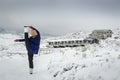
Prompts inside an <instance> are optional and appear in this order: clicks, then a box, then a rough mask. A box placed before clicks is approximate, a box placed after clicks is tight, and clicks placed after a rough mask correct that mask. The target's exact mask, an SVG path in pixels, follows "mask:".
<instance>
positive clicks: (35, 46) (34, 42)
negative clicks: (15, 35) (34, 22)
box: [19, 28, 41, 54]
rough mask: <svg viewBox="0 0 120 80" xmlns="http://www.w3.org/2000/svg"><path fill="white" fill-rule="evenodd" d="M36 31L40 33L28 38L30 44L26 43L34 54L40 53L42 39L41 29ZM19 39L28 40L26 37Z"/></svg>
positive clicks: (21, 40)
mask: <svg viewBox="0 0 120 80" xmlns="http://www.w3.org/2000/svg"><path fill="white" fill-rule="evenodd" d="M34 30H36V29H35V28H34ZM36 32H37V34H38V35H37V36H35V37H30V38H28V40H27V43H28V44H27V45H26V47H27V50H28V51H30V52H31V53H33V54H38V51H39V45H40V40H41V37H40V33H39V31H38V30H36ZM19 41H20V42H23V41H26V40H25V39H19Z"/></svg>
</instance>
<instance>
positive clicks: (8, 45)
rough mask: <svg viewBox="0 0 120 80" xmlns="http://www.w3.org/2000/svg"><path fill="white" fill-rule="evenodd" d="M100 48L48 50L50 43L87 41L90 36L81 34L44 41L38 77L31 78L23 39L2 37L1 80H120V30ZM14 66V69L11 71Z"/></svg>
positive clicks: (36, 71) (37, 61) (37, 65)
mask: <svg viewBox="0 0 120 80" xmlns="http://www.w3.org/2000/svg"><path fill="white" fill-rule="evenodd" d="M113 33H114V34H113V36H112V37H111V38H108V39H106V40H101V41H100V44H92V45H87V46H85V47H75V48H45V49H44V47H43V46H45V45H46V41H47V40H52V39H73V38H76V39H77V38H78V39H79V38H81V37H82V38H83V37H86V36H87V34H89V33H86V34H85V33H84V32H77V33H70V34H66V35H64V36H60V37H54V38H48V39H46V40H42V41H41V50H40V52H39V53H40V55H36V56H34V65H35V69H34V74H33V75H29V73H28V70H29V69H28V63H27V52H26V49H25V46H24V43H15V42H14V39H16V38H21V36H19V35H14V34H8V33H7V34H0V42H1V43H0V62H1V63H0V71H1V73H0V79H1V80H120V76H119V74H120V29H115V30H113ZM8 66H10V67H8Z"/></svg>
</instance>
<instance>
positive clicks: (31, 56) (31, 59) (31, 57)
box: [24, 33, 34, 68]
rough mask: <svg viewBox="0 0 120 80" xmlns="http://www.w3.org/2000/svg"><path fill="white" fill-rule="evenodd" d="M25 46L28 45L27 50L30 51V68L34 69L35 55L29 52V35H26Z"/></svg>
mask: <svg viewBox="0 0 120 80" xmlns="http://www.w3.org/2000/svg"><path fill="white" fill-rule="evenodd" d="M24 36H25V45H26V49H27V51H28V61H29V68H33V56H34V54H33V53H32V52H30V51H29V49H28V46H29V44H30V43H29V38H28V33H25V35H24Z"/></svg>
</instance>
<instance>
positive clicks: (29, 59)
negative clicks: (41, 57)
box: [28, 52, 34, 69]
mask: <svg viewBox="0 0 120 80" xmlns="http://www.w3.org/2000/svg"><path fill="white" fill-rule="evenodd" d="M33 56H34V55H33V53H30V52H28V61H29V68H31V69H33V68H34V65H33Z"/></svg>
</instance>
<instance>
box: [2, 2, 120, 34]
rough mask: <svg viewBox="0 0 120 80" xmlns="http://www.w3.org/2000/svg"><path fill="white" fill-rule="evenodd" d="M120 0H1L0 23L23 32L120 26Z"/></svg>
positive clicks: (54, 32) (62, 31)
mask: <svg viewBox="0 0 120 80" xmlns="http://www.w3.org/2000/svg"><path fill="white" fill-rule="evenodd" d="M119 4H120V1H119V0H1V1H0V12H1V13H0V25H1V26H4V28H6V29H10V30H16V31H22V30H23V26H24V25H33V26H38V27H37V28H38V29H40V30H41V31H43V32H45V33H51V34H64V33H67V32H72V31H79V30H81V29H88V30H92V29H99V28H113V27H119V26H120V23H119V21H120V17H119V16H120V15H119V14H120V10H119V9H120V5H119Z"/></svg>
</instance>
